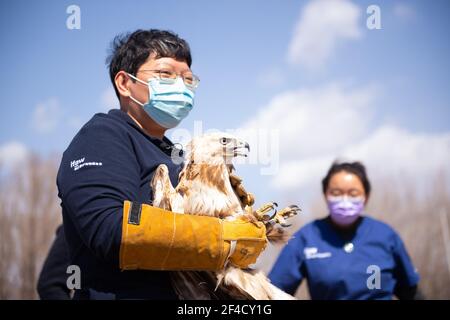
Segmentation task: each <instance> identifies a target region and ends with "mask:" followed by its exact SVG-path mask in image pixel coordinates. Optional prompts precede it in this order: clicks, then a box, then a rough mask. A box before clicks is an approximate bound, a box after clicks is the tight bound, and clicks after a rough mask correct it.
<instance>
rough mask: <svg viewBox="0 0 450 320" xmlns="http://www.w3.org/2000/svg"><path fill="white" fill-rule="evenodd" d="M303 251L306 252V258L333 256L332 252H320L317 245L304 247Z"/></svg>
mask: <svg viewBox="0 0 450 320" xmlns="http://www.w3.org/2000/svg"><path fill="white" fill-rule="evenodd" d="M303 253H304V254H305V259H306V260H309V259H323V258H329V257H331V252H319V250H318V249H317V248H316V247H306V248H305V249H303Z"/></svg>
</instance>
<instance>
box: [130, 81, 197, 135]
mask: <svg viewBox="0 0 450 320" xmlns="http://www.w3.org/2000/svg"><path fill="white" fill-rule="evenodd" d="M128 75H129V76H130V77H132V78H133V79H135V80H137V81H139V82H141V83H143V84H145V85H148V91H149V100H148V102H147V103H145V104H143V103H142V102H139V101H138V100H136V99H135V98H134V97H132V96H131V95H130V99H131V100H133V101H134V102H136V103H137V104H139V105H140V106H142V107H143V108H144V111H145V112H147V114H148V115H149V116H150V117H151V118H152V119H153V120H155V122H156V123H158V124H159V125H160V126H162V127H164V128H167V129H170V128H174V127H176V126H177V125H178V124H179V123H180V122H181V121H182V120H183V119H184V118H186V117H187V115H188V114H189V111H191V110H192V108H193V106H194V92H193V91H192V90H190V89H189V88H188V87H186V85H185V84H184V82H183V79H182V78H180V77H178V78H177V79H176V80H175V82H174V83H168V82H165V81H164V80H161V79H157V78H152V79H149V81H148V83H146V82H144V81H142V80H141V79H138V78H136V77H135V76H133V75H132V74H128Z"/></svg>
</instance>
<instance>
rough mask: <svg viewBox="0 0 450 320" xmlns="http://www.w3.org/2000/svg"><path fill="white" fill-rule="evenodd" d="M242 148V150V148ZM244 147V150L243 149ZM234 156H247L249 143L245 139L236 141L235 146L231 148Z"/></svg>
mask: <svg viewBox="0 0 450 320" xmlns="http://www.w3.org/2000/svg"><path fill="white" fill-rule="evenodd" d="M243 149H244V150H243ZM245 149H246V150H245ZM233 151H234V156H244V157H247V156H248V154H247V153H248V152H250V145H249V144H248V142H245V141H237V143H236V146H235V147H234V148H233Z"/></svg>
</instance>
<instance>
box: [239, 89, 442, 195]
mask: <svg viewBox="0 0 450 320" xmlns="http://www.w3.org/2000/svg"><path fill="white" fill-rule="evenodd" d="M379 92H380V90H378V89H377V88H375V87H363V88H348V87H345V86H343V85H340V84H331V85H327V86H324V87H319V88H315V89H305V88H303V89H300V90H296V91H289V92H285V93H282V94H279V95H277V96H275V97H274V98H273V99H272V101H270V102H269V104H268V105H267V106H265V107H264V108H262V109H261V110H260V112H259V113H258V114H256V115H255V117H254V118H253V119H252V120H250V121H248V122H247V123H245V124H244V126H243V127H242V128H241V130H242V131H241V132H242V133H243V134H245V132H246V131H255V130H260V129H261V128H265V129H275V130H277V131H278V133H279V138H280V139H279V155H278V171H277V172H276V173H275V174H274V175H272V183H271V184H270V185H271V186H273V187H274V188H275V189H277V190H278V191H280V192H282V193H283V194H289V193H291V192H294V191H298V192H300V193H302V192H303V193H304V192H305V191H307V190H308V189H311V187H314V186H318V185H319V183H320V180H321V178H323V176H324V175H325V173H326V171H327V169H328V168H329V167H330V165H331V163H332V162H333V161H334V160H335V159H336V158H339V159H341V160H351V161H356V160H359V161H362V162H363V163H364V164H366V166H367V168H368V171H369V175H370V176H371V177H374V178H376V177H386V176H395V177H396V178H401V176H402V175H405V176H408V177H412V178H414V179H416V180H414V181H415V182H417V185H420V184H421V183H422V182H423V181H427V180H429V177H430V175H435V174H436V172H438V170H442V169H444V170H445V169H447V170H448V169H449V167H448V161H449V159H450V132H447V133H441V134H438V133H436V134H425V133H415V132H410V131H407V130H405V129H403V128H400V127H398V126H395V125H384V124H381V125H379V126H378V127H377V128H375V129H372V130H369V129H368V126H369V125H373V120H374V114H375V112H374V111H375V108H376V103H375V102H376V95H377V94H378V93H379ZM252 146H253V145H252ZM255 152H256V153H258V150H254V149H252V153H255ZM447 174H450V172H447ZM449 178H450V176H449Z"/></svg>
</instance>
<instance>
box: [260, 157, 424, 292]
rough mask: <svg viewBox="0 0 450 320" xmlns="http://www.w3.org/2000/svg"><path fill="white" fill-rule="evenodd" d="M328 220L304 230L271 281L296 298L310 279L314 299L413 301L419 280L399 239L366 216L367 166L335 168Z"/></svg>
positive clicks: (327, 183) (328, 180)
mask: <svg viewBox="0 0 450 320" xmlns="http://www.w3.org/2000/svg"><path fill="white" fill-rule="evenodd" d="M322 190H323V194H324V196H325V200H326V202H327V205H328V210H329V215H328V216H327V217H326V218H324V219H319V220H315V221H313V222H311V223H309V224H307V225H306V226H304V227H303V228H301V229H300V230H299V231H298V232H297V233H295V235H294V236H293V238H292V239H291V240H290V241H289V242H288V244H287V245H286V247H285V248H284V249H283V251H282V252H281V254H280V256H279V257H278V260H277V261H276V263H275V265H274V267H273V269H272V271H271V272H270V275H269V278H270V279H271V281H272V282H273V283H274V284H275V285H276V286H278V287H279V288H281V289H283V290H285V291H286V292H288V293H290V294H295V291H296V290H297V288H298V287H299V285H300V283H301V281H302V280H303V279H307V280H308V289H309V293H310V296H311V299H392V296H393V295H396V296H397V297H398V298H399V299H412V298H414V297H415V295H416V293H417V284H418V282H419V275H418V273H417V272H416V270H415V269H414V266H413V264H412V262H411V260H410V258H409V256H408V253H407V251H406V249H405V247H404V245H403V242H402V240H401V239H400V237H399V235H398V234H397V233H396V232H395V231H394V230H393V229H392V228H391V227H389V226H388V225H386V224H384V223H382V222H380V221H377V220H375V219H373V218H370V217H367V216H365V215H362V213H363V212H364V208H365V206H366V204H367V200H368V199H369V196H370V182H369V179H368V178H367V174H366V170H365V167H364V166H363V165H362V164H361V163H359V162H354V163H340V164H338V163H334V164H333V165H332V166H331V168H330V169H329V170H328V173H327V175H326V176H325V178H324V179H323V180H322Z"/></svg>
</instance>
